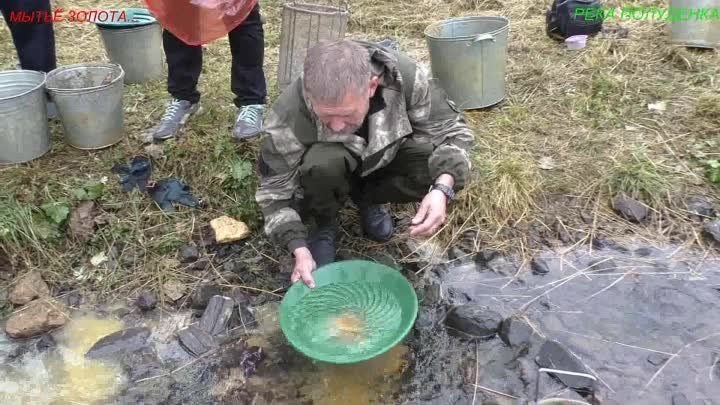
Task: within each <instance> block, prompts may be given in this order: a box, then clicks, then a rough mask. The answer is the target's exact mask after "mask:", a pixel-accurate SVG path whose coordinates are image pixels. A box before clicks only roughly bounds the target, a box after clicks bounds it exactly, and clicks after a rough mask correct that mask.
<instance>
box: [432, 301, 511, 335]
mask: <svg viewBox="0 0 720 405" xmlns="http://www.w3.org/2000/svg"><path fill="white" fill-rule="evenodd" d="M502 320H503V318H502V316H501V315H500V314H499V313H497V312H494V311H491V310H489V309H488V308H486V307H481V306H475V305H462V306H459V307H456V308H454V309H453V310H452V311H450V313H449V314H448V316H447V318H446V319H445V325H447V326H448V327H450V328H451V329H453V330H454V331H457V332H461V334H463V335H466V336H467V337H478V338H489V337H492V336H494V335H495V334H496V333H497V332H498V330H499V329H500V323H501V322H502Z"/></svg>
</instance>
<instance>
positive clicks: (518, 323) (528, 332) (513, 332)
mask: <svg viewBox="0 0 720 405" xmlns="http://www.w3.org/2000/svg"><path fill="white" fill-rule="evenodd" d="M532 335H533V329H532V328H531V327H530V325H528V324H527V323H526V322H524V321H522V320H520V319H516V318H508V319H505V320H504V321H503V322H502V324H501V325H500V339H502V341H503V342H505V344H506V345H508V346H511V347H516V348H517V347H527V346H529V345H530V338H531V337H532Z"/></svg>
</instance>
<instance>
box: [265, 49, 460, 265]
mask: <svg viewBox="0 0 720 405" xmlns="http://www.w3.org/2000/svg"><path fill="white" fill-rule="evenodd" d="M358 42H360V43H361V44H363V45H364V46H365V47H366V48H367V49H368V50H369V52H370V55H371V60H372V66H373V69H374V70H375V72H376V73H378V74H379V75H380V81H379V86H380V87H382V88H383V91H382V96H383V98H384V101H385V108H384V109H383V110H381V111H379V112H377V113H375V114H373V115H371V116H370V117H369V122H368V124H369V125H368V129H369V132H368V133H369V136H368V139H369V141H368V142H366V141H365V139H363V138H362V137H360V136H357V135H353V134H343V135H338V134H332V132H331V131H329V130H328V129H327V128H326V127H325V126H324V125H323V124H322V123H321V122H320V121H319V120H318V119H317V117H316V116H315V114H313V113H312V107H311V106H310V102H309V100H308V99H307V96H306V95H305V93H304V90H303V85H302V76H301V77H299V78H298V79H296V80H295V82H293V83H292V84H291V85H289V86H288V87H287V88H286V89H285V90H284V91H283V93H282V94H281V95H280V97H279V98H278V99H277V101H276V102H275V104H274V105H273V107H272V109H271V110H270V111H268V114H267V117H266V120H265V126H264V129H263V131H264V136H265V139H264V141H263V146H262V149H261V152H260V158H259V168H260V170H259V171H260V176H259V182H258V188H257V191H256V194H255V198H256V200H257V202H258V204H259V205H260V208H261V210H262V213H263V216H264V218H265V232H266V234H267V235H268V236H269V237H270V239H271V241H272V242H273V243H275V244H278V245H279V246H282V247H287V248H288V249H289V250H290V251H291V252H292V251H293V250H294V249H296V248H297V247H301V246H305V239H306V238H307V228H306V227H305V225H304V224H303V223H302V221H301V219H300V216H299V214H298V212H297V211H296V209H294V208H293V206H294V204H293V201H294V200H295V199H296V198H301V196H302V190H301V189H300V181H299V180H300V179H299V171H298V168H299V166H300V163H301V162H302V158H303V155H304V153H305V151H307V150H308V148H309V147H310V146H312V144H314V143H316V142H341V143H343V144H344V145H345V147H346V148H348V150H350V151H351V152H353V153H355V154H356V155H357V156H360V159H361V163H362V166H361V167H362V170H361V176H363V177H364V176H367V175H369V174H370V173H373V172H374V171H376V170H378V169H379V168H382V167H384V166H385V165H387V164H388V163H389V162H391V161H392V160H393V158H394V157H395V154H396V153H397V150H398V148H399V146H400V144H401V143H402V142H403V139H404V138H405V137H407V136H410V135H412V136H413V138H414V139H416V140H417V141H419V142H431V143H432V144H433V146H434V152H433V153H432V155H431V156H430V159H429V161H428V164H429V168H430V173H431V175H432V176H433V179H435V178H437V177H438V176H440V175H441V174H443V173H448V174H450V175H452V176H453V177H454V179H455V189H456V190H457V191H459V190H461V189H462V188H463V187H464V185H465V181H466V179H467V177H468V173H469V171H470V168H471V162H470V158H469V152H470V149H471V148H472V146H473V145H474V135H473V133H472V131H471V130H470V129H469V128H468V126H467V125H466V123H465V119H464V116H463V114H462V113H461V112H460V111H459V110H457V109H456V108H455V106H454V104H453V103H452V102H451V101H450V100H449V99H448V97H447V95H446V93H445V92H444V91H443V90H442V88H440V87H439V86H438V85H436V84H435V81H434V80H431V79H430V78H429V76H428V73H427V71H426V69H424V68H423V67H422V66H420V65H418V64H416V63H415V62H414V61H412V60H411V59H410V58H408V57H407V56H405V55H404V54H401V53H395V52H392V51H388V50H387V49H385V48H380V47H378V46H376V45H374V44H372V43H369V42H363V41H358Z"/></svg>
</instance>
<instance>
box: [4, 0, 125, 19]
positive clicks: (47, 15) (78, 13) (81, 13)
mask: <svg viewBox="0 0 720 405" xmlns="http://www.w3.org/2000/svg"><path fill="white" fill-rule="evenodd" d="M0 1H1V0H0ZM66 21H67V22H110V21H113V22H126V21H127V14H126V12H125V10H67V11H66V10H65V9H63V8H56V9H55V10H54V11H52V12H48V11H45V10H38V11H30V12H26V11H10V22H13V23H47V24H50V23H58V22H66Z"/></svg>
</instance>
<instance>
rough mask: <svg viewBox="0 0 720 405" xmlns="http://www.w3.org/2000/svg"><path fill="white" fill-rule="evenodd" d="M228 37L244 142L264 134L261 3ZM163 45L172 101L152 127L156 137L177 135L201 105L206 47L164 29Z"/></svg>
mask: <svg viewBox="0 0 720 405" xmlns="http://www.w3.org/2000/svg"><path fill="white" fill-rule="evenodd" d="M228 38H229V40H230V51H231V53H232V65H231V83H230V87H231V90H232V92H233V93H234V94H235V99H234V103H235V106H236V107H237V108H238V115H237V118H236V119H235V125H234V128H233V133H232V135H233V137H234V138H235V139H236V140H239V141H240V140H245V139H249V138H252V137H254V136H257V135H258V134H260V130H261V129H262V122H263V113H264V110H265V103H266V99H267V89H266V82H265V72H264V70H263V59H264V52H265V39H264V31H263V23H262V20H261V17H260V4H259V3H258V4H256V5H255V7H254V8H253V10H252V11H251V12H250V14H249V15H248V17H247V18H246V19H245V21H243V23H242V24H240V25H239V26H238V27H236V28H235V29H234V30H232V31H230V33H228ZM163 48H164V50H165V56H166V59H167V64H168V81H167V89H168V92H169V93H170V95H171V96H172V100H171V101H170V103H169V105H168V107H167V109H166V110H165V114H164V115H163V116H162V118H161V120H160V123H159V124H158V125H157V126H155V128H153V129H152V136H153V138H154V139H156V140H165V139H169V138H172V137H174V136H176V135H177V134H178V132H179V131H180V129H181V128H182V126H183V125H184V124H185V122H186V121H187V120H188V118H190V117H191V116H192V115H193V114H195V113H196V112H198V110H199V108H200V92H199V91H198V89H197V85H198V79H199V78H200V71H201V70H202V64H203V50H202V46H193V45H188V44H186V43H185V42H183V41H182V40H180V39H179V38H177V37H176V36H175V35H173V34H172V33H171V32H170V31H168V30H163Z"/></svg>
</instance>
